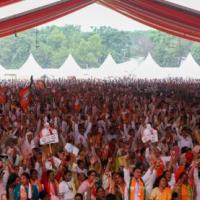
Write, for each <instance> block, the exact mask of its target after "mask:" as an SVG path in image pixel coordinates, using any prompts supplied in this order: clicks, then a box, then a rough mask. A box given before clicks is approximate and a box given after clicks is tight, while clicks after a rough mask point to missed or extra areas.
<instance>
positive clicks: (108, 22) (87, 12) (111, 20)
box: [0, 0, 200, 31]
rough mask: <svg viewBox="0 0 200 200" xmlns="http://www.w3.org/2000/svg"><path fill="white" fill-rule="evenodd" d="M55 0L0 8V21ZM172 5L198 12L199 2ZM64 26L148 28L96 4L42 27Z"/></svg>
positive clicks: (179, 0) (181, 1) (186, 0)
mask: <svg viewBox="0 0 200 200" xmlns="http://www.w3.org/2000/svg"><path fill="white" fill-rule="evenodd" d="M56 1H57V0H24V1H23V2H22V3H16V4H14V5H10V6H5V7H3V8H0V19H1V18H4V17H8V16H10V15H12V14H16V13H19V12H21V11H22V10H28V9H30V8H36V7H38V5H41V6H42V5H46V4H48V3H52V2H56ZM169 1H171V2H174V3H179V4H181V5H184V6H187V7H190V8H193V9H197V10H200V0H169ZM66 24H74V25H80V26H81V27H82V30H83V31H89V30H90V27H91V26H97V27H99V26H111V27H113V28H116V29H119V30H148V29H150V27H148V26H145V25H143V24H140V23H137V22H136V21H134V20H132V19H129V18H127V17H125V16H123V15H121V14H119V13H117V12H114V11H112V10H110V9H108V8H106V7H104V6H100V5H98V4H93V5H90V6H88V7H86V8H83V9H82V10H79V11H77V12H75V13H72V14H70V15H67V16H65V17H62V18H60V19H58V20H55V21H52V22H50V23H47V24H44V25H43V26H47V25H48V26H49V25H58V26H64V25H66Z"/></svg>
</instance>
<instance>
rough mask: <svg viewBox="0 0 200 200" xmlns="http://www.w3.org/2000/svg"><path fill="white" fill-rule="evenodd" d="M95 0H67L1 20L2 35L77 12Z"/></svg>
mask: <svg viewBox="0 0 200 200" xmlns="http://www.w3.org/2000/svg"><path fill="white" fill-rule="evenodd" d="M94 2H95V1H94V0H65V1H59V2H57V3H54V4H50V5H49V6H44V7H42V8H39V9H34V10H32V11H29V12H25V13H21V14H18V15H16V16H15V17H9V18H6V19H2V20H0V37H5V36H8V35H11V34H14V33H17V32H20V31H24V30H27V29H30V28H33V27H36V26H38V25H42V24H44V23H47V22H50V21H52V20H55V19H58V18H60V17H63V16H65V15H67V14H70V13H72V12H75V11H77V10H79V9H81V8H83V7H85V6H88V5H90V4H91V3H94Z"/></svg>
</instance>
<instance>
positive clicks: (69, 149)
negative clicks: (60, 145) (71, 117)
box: [65, 143, 79, 156]
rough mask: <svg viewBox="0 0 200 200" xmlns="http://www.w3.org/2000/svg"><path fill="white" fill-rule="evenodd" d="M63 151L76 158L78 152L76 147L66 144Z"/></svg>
mask: <svg viewBox="0 0 200 200" xmlns="http://www.w3.org/2000/svg"><path fill="white" fill-rule="evenodd" d="M65 150H66V151H67V152H69V153H72V154H74V155H76V156H77V155H78V152H79V149H78V148H77V147H76V146H74V145H72V144H70V143H67V144H66V145H65Z"/></svg>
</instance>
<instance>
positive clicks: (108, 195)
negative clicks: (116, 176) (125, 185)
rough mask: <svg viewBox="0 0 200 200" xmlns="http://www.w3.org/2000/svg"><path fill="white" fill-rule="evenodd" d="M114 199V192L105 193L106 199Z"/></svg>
mask: <svg viewBox="0 0 200 200" xmlns="http://www.w3.org/2000/svg"><path fill="white" fill-rule="evenodd" d="M116 199H117V197H116V195H114V194H111V193H109V194H107V195H106V200H116Z"/></svg>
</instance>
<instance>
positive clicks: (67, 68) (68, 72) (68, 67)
mask: <svg viewBox="0 0 200 200" xmlns="http://www.w3.org/2000/svg"><path fill="white" fill-rule="evenodd" d="M82 72H83V70H82V69H81V68H80V66H79V65H78V63H77V62H76V61H75V59H74V58H73V56H72V55H71V54H69V55H68V57H67V59H66V60H65V62H64V63H63V64H62V66H61V67H60V68H59V73H60V76H61V77H67V76H76V77H77V78H78V77H79V76H82Z"/></svg>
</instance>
